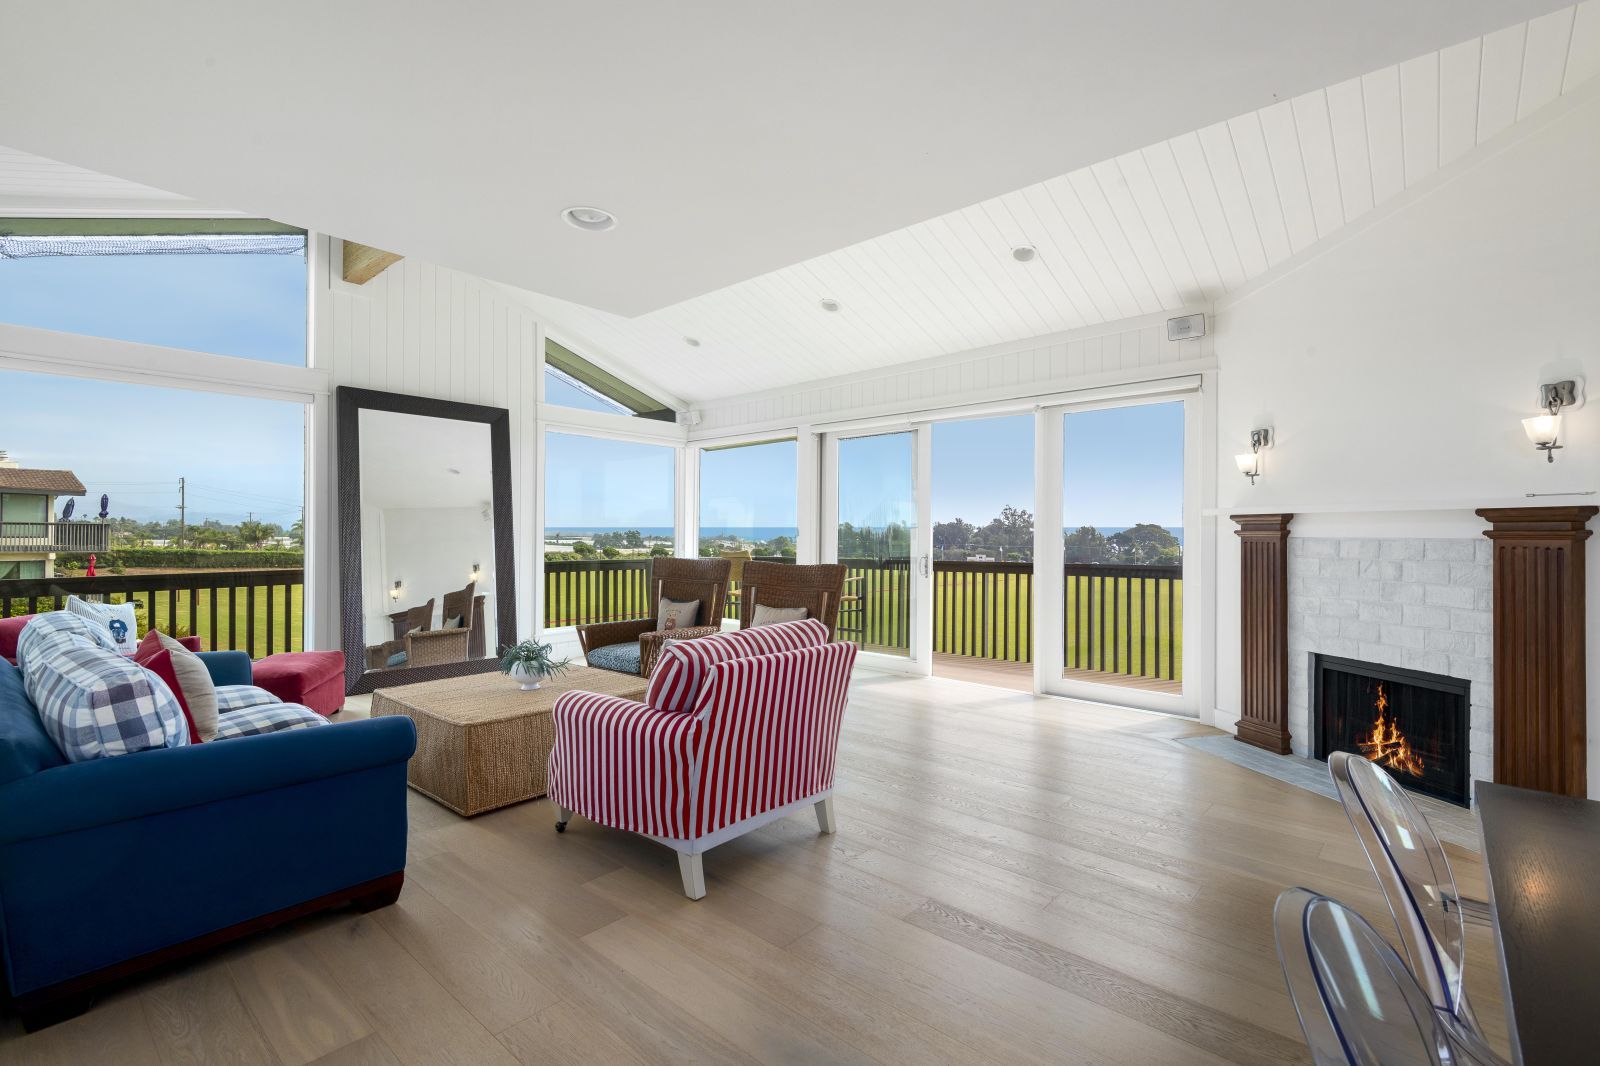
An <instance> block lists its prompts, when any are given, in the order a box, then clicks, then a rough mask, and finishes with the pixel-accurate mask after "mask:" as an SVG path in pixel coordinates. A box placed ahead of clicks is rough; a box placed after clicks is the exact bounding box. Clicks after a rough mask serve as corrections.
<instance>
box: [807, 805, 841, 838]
mask: <svg viewBox="0 0 1600 1066" xmlns="http://www.w3.org/2000/svg"><path fill="white" fill-rule="evenodd" d="M813 806H814V807H816V809H817V828H818V829H819V830H821V831H822V832H824V833H837V832H838V831H839V823H838V822H836V821H834V818H833V797H832V796H829V797H828V798H827V799H820V800H817V802H816V803H815V804H813Z"/></svg>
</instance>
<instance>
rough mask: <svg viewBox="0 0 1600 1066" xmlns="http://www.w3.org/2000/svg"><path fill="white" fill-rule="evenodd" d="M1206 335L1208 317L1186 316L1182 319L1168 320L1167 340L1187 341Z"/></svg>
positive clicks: (1200, 315) (1201, 315)
mask: <svg viewBox="0 0 1600 1066" xmlns="http://www.w3.org/2000/svg"><path fill="white" fill-rule="evenodd" d="M1205 335H1206V316H1205V315H1203V314H1199V315H1184V316H1183V317H1182V318H1169V319H1167V340H1169V341H1187V340H1193V339H1194V338H1196V337H1204V336H1205Z"/></svg>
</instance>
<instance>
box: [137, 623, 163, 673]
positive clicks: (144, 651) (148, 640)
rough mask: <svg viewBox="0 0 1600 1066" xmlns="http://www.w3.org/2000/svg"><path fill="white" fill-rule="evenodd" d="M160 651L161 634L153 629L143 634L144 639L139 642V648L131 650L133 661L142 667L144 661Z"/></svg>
mask: <svg viewBox="0 0 1600 1066" xmlns="http://www.w3.org/2000/svg"><path fill="white" fill-rule="evenodd" d="M160 650H161V634H160V633H157V632H156V631H155V630H153V629H152V630H149V631H147V632H146V633H145V635H144V639H143V640H141V641H139V646H138V647H137V648H134V649H133V661H134V662H136V663H138V664H139V665H140V666H143V665H144V661H145V660H146V659H148V658H150V656H152V655H154V654H155V653H156V652H158V651H160Z"/></svg>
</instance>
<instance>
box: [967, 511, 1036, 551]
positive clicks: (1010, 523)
mask: <svg viewBox="0 0 1600 1066" xmlns="http://www.w3.org/2000/svg"><path fill="white" fill-rule="evenodd" d="M973 541H974V547H983V548H993V549H994V551H995V554H996V555H997V556H998V557H999V558H1002V559H1004V558H1006V557H1007V556H1009V555H1020V556H1022V558H1023V559H1024V560H1027V559H1031V558H1033V513H1032V512H1031V511H1024V510H1023V509H1022V508H1020V507H1012V506H1010V505H1007V506H1005V507H1003V508H1001V510H1000V514H999V516H998V517H996V518H994V519H992V520H991V521H990V522H989V524H988V525H986V526H984V527H983V528H982V529H980V530H978V531H977V532H976V533H975V534H973Z"/></svg>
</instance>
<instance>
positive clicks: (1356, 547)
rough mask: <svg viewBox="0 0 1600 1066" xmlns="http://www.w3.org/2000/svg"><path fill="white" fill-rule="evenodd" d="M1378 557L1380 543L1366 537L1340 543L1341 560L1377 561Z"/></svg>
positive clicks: (1348, 539)
mask: <svg viewBox="0 0 1600 1066" xmlns="http://www.w3.org/2000/svg"><path fill="white" fill-rule="evenodd" d="M1377 557H1378V542H1377V541H1376V540H1370V539H1367V538H1364V537H1359V538H1347V539H1345V540H1341V541H1340V542H1339V558H1341V559H1376V558H1377Z"/></svg>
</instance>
